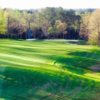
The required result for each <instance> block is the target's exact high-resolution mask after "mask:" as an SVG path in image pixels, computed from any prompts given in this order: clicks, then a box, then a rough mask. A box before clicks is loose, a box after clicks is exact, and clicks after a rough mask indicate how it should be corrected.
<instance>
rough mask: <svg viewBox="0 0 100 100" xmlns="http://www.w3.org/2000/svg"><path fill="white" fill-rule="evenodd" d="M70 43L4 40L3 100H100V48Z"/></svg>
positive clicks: (0, 50) (0, 45) (0, 58)
mask: <svg viewBox="0 0 100 100" xmlns="http://www.w3.org/2000/svg"><path fill="white" fill-rule="evenodd" d="M64 42H68V41H66V40H41V41H40V40H38V41H26V40H5V39H2V40H0V90H1V91H0V94H1V99H0V100H100V68H99V67H100V66H99V65H100V48H99V47H96V46H91V45H90V46H89V45H70V44H65V43H64Z"/></svg>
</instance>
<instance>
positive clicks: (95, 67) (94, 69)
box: [89, 65, 100, 71]
mask: <svg viewBox="0 0 100 100" xmlns="http://www.w3.org/2000/svg"><path fill="white" fill-rule="evenodd" d="M89 68H90V69H92V70H93V71H100V65H94V66H92V67H89Z"/></svg>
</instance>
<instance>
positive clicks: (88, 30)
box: [0, 7, 100, 45]
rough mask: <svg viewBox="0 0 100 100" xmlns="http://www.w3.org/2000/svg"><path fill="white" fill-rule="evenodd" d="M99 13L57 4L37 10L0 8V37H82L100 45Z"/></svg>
mask: <svg viewBox="0 0 100 100" xmlns="http://www.w3.org/2000/svg"><path fill="white" fill-rule="evenodd" d="M99 13H100V11H99V10H95V11H93V12H92V11H90V10H87V11H86V12H84V13H82V12H80V13H78V12H75V11H74V10H72V9H70V10H67V11H66V10H64V9H63V8H61V7H59V8H51V7H47V8H45V9H44V10H41V11H39V12H36V11H34V10H12V9H8V8H6V9H3V10H2V9H0V38H21V39H27V38H39V39H43V38H48V39H55V38H57V39H85V40H89V42H90V43H92V44H99V45H100V41H99V40H100V31H99V24H100V22H99V21H100V19H99V18H100V14H99ZM93 35H94V36H95V37H94V36H93ZM93 40H95V41H94V42H93Z"/></svg>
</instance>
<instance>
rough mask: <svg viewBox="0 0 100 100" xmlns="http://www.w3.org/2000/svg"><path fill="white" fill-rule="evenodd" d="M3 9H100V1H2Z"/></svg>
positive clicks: (0, 0)
mask: <svg viewBox="0 0 100 100" xmlns="http://www.w3.org/2000/svg"><path fill="white" fill-rule="evenodd" d="M0 6H1V8H13V9H16V8H17V9H36V8H44V7H63V8H100V0H0Z"/></svg>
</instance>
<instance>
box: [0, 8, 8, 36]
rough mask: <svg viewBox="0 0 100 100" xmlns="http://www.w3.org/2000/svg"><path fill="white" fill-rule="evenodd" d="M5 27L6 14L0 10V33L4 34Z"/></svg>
mask: <svg viewBox="0 0 100 100" xmlns="http://www.w3.org/2000/svg"><path fill="white" fill-rule="evenodd" d="M6 27H7V19H6V13H5V12H3V11H2V9H1V8H0V33H1V34H5V32H6Z"/></svg>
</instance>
